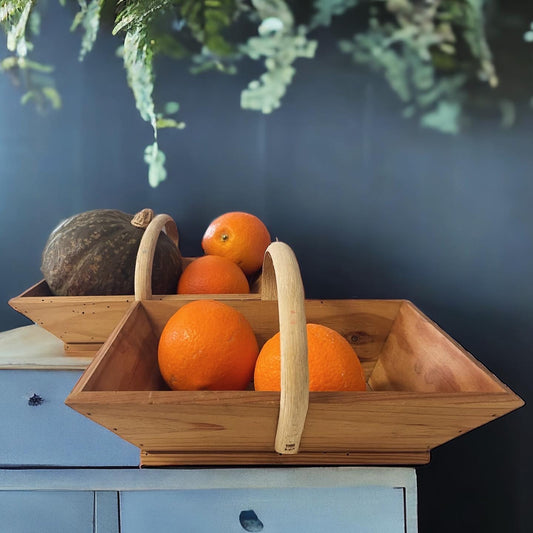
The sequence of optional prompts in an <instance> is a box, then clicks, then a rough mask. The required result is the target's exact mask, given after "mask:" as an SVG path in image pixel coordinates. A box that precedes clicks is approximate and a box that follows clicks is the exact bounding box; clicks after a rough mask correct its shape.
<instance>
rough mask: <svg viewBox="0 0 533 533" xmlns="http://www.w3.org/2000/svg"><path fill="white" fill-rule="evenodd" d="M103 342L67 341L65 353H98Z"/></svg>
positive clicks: (74, 354)
mask: <svg viewBox="0 0 533 533" xmlns="http://www.w3.org/2000/svg"><path fill="white" fill-rule="evenodd" d="M102 344H103V343H101V342H88V343H82V342H74V343H65V344H64V349H65V355H68V356H73V357H79V356H83V357H87V356H90V355H94V354H96V352H97V351H98V350H99V349H100V348H101V347H102Z"/></svg>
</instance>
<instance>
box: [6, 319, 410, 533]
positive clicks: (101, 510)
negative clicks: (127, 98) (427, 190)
mask: <svg viewBox="0 0 533 533" xmlns="http://www.w3.org/2000/svg"><path fill="white" fill-rule="evenodd" d="M20 330H21V331H20V332H15V333H13V332H8V333H9V334H8V335H7V337H6V336H5V335H4V334H3V333H0V417H1V419H2V429H1V431H0V524H2V526H1V528H0V531H2V533H3V532H4V531H5V532H6V533H35V532H39V533H48V532H50V533H61V532H66V533H67V532H68V533H74V532H76V533H84V532H88V533H89V532H91V533H146V532H150V533H167V532H169V531H183V532H184V533H195V532H198V533H204V532H205V533H207V532H223V533H231V532H239V533H240V532H243V531H265V533H267V532H268V533H274V532H280V533H288V532H290V531H298V532H300V531H302V532H303V531H305V532H306V533H315V532H316V533H322V532H327V531H350V532H354V533H371V532H372V533H404V532H407V533H416V531H417V519H416V476H415V471H414V469H410V468H367V467H365V468H356V467H315V468H312V467H311V468H309V467H307V468H304V467H296V468H280V467H277V468H198V469H195V468H161V469H156V468H146V469H140V468H139V467H138V465H139V451H138V449H137V448H135V447H134V446H132V445H130V444H128V443H126V442H124V441H123V440H121V439H120V438H119V437H117V436H116V435H114V434H113V433H111V432H110V431H108V430H106V429H104V428H102V427H100V426H98V425H97V424H94V423H92V422H91V421H90V420H88V419H86V418H85V417H83V416H81V415H79V414H78V413H76V412H74V411H73V410H71V409H69V408H68V407H66V406H65V405H64V399H65V398H66V396H67V395H68V393H69V392H70V390H71V389H72V387H73V386H74V384H75V383H76V380H77V379H78V378H79V376H80V375H81V372H82V370H83V368H82V367H83V364H86V363H88V361H85V363H83V364H82V363H81V362H80V360H79V359H78V360H76V359H73V358H72V357H67V356H65V355H64V353H63V347H62V344H61V343H60V342H59V341H57V339H55V338H53V337H52V338H50V337H51V336H50V334H48V333H47V332H45V331H44V330H41V329H40V328H37V326H28V327H26V328H20ZM6 338H7V341H6Z"/></svg>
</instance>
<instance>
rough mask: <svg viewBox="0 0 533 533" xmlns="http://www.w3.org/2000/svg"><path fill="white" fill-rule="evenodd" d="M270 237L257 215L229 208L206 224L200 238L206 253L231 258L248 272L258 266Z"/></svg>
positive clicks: (250, 272) (258, 267)
mask: <svg viewBox="0 0 533 533" xmlns="http://www.w3.org/2000/svg"><path fill="white" fill-rule="evenodd" d="M270 241H271V239H270V233H269V232H268V229H267V227H266V226H265V224H264V223H263V222H262V221H261V220H260V219H259V218H257V217H256V216H255V215H251V214H250V213H243V212H242V211H232V212H230V213H225V214H223V215H221V216H219V217H218V218H216V219H215V220H213V221H212V222H211V224H209V226H208V227H207V230H206V231H205V234H204V236H203V239H202V248H203V250H204V252H205V253H206V254H208V255H221V256H223V257H227V258H228V259H231V260H232V261H233V262H234V263H237V264H238V265H239V266H240V267H241V268H242V270H243V272H244V273H245V274H247V275H250V274H253V273H254V272H257V271H258V270H259V269H260V268H261V265H262V264H263V256H264V255H265V250H266V249H267V247H268V245H269V244H270Z"/></svg>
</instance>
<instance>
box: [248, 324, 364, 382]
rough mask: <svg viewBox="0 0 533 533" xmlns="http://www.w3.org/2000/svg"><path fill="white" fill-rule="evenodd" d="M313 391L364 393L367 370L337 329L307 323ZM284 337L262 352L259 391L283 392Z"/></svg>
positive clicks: (256, 377)
mask: <svg viewBox="0 0 533 533" xmlns="http://www.w3.org/2000/svg"><path fill="white" fill-rule="evenodd" d="M307 358H308V361H309V390H311V391H364V390H366V385H365V375H364V373H363V367H362V366H361V362H360V361H359V358H358V357H357V354H356V353H355V351H354V349H353V348H352V347H351V345H350V343H349V342H348V341H347V340H346V339H345V338H344V337H343V336H342V335H341V334H340V333H337V332H336V331H335V330H333V329H331V328H328V327H326V326H322V325H320V324H307ZM280 374H281V350H280V337H279V333H276V334H275V335H274V336H273V337H271V338H270V339H269V340H268V341H267V342H266V343H265V344H264V345H263V348H262V349H261V351H260V352H259V357H258V358H257V362H256V365H255V372H254V385H255V390H258V391H279V390H280V389H281V376H280Z"/></svg>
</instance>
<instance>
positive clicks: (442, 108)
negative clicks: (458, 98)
mask: <svg viewBox="0 0 533 533" xmlns="http://www.w3.org/2000/svg"><path fill="white" fill-rule="evenodd" d="M460 117H461V105H460V104H459V103H458V102H453V101H448V100H442V101H440V102H439V103H438V105H437V107H436V109H434V110H433V111H431V112H429V113H426V114H424V115H422V117H421V119H420V124H421V125H422V126H423V127H426V128H432V129H435V130H438V131H440V132H442V133H451V134H457V133H459V131H460V129H461V128H460V123H459V122H460Z"/></svg>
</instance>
